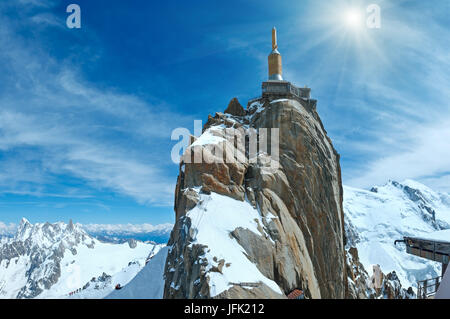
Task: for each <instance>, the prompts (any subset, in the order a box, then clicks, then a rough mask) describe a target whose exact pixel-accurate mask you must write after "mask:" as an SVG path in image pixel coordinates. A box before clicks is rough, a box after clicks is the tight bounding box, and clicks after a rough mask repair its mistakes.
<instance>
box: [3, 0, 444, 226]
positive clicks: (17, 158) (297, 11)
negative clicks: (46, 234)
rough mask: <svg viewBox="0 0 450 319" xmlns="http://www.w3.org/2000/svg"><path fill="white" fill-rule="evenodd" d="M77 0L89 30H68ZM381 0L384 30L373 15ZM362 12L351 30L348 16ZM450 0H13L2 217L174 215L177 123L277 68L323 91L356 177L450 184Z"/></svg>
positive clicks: (7, 41) (330, 121)
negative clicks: (368, 22)
mask: <svg viewBox="0 0 450 319" xmlns="http://www.w3.org/2000/svg"><path fill="white" fill-rule="evenodd" d="M70 3H77V4H78V5H80V7H81V10H82V14H81V17H82V28H81V29H68V28H67V27H66V24H65V20H66V18H67V16H68V14H67V13H66V7H67V5H69V4H70ZM372 3H375V4H377V5H379V6H380V8H381V28H380V29H368V28H367V27H366V26H365V24H364V19H365V17H364V15H365V8H366V7H367V6H368V5H369V4H372ZM350 9H352V10H356V12H359V13H360V14H361V23H360V25H359V26H356V27H355V26H349V25H348V24H347V20H346V14H347V12H348V11H349V10H350ZM449 12H450V0H436V1H433V2H432V4H431V3H430V2H426V1H401V0H397V1H317V0H315V1H306V0H305V1H276V2H274V1H261V0H258V1H256V0H255V1H165V2H164V1H162V2H161V1H144V0H142V1H141V0H133V1H106V0H71V1H56V0H55V1H51V0H17V1H2V2H1V3H0V21H1V24H2V27H1V28H0V47H1V50H0V221H2V222H5V223H17V222H18V221H19V220H20V218H21V217H22V216H25V217H26V218H28V219H29V220H30V221H32V222H43V221H58V220H63V221H67V220H68V219H69V218H73V219H74V220H75V221H77V222H80V223H105V224H116V223H122V224H123V223H133V224H139V223H152V224H159V223H166V222H173V220H174V213H173V192H174V187H175V183H176V177H177V174H178V167H177V165H175V164H173V163H172V162H171V160H170V151H171V148H172V147H173V146H174V144H175V143H176V141H171V139H170V136H171V132H172V130H173V129H175V128H177V127H186V128H188V129H190V130H191V131H193V121H194V119H201V120H203V121H205V120H206V119H207V116H208V114H214V112H217V111H223V110H224V109H225V108H226V106H227V104H228V102H229V100H230V99H231V98H232V97H235V96H236V97H238V98H239V100H240V101H241V103H242V104H243V105H245V104H246V102H247V100H248V99H249V98H253V97H256V96H258V95H260V85H261V82H262V81H263V80H265V79H266V77H267V62H266V61H267V55H268V53H269V52H270V49H271V48H270V46H271V42H270V41H271V40H270V34H271V28H272V26H274V25H275V26H276V27H277V29H278V40H279V50H280V52H281V53H282V55H283V67H284V77H285V79H287V80H289V81H292V82H294V83H295V84H297V85H299V86H304V85H308V86H309V87H311V88H312V96H313V97H314V98H316V99H318V112H319V114H320V116H321V118H322V120H323V122H324V125H325V127H326V129H327V131H328V134H329V135H330V137H331V138H332V140H333V142H334V145H335V147H336V149H337V150H338V152H339V153H340V154H341V165H342V170H343V178H344V183H345V184H347V185H351V186H355V187H364V188H367V187H370V186H372V185H376V184H384V183H385V182H387V180H389V179H395V180H403V179H406V178H410V179H415V180H418V181H420V182H423V183H425V184H427V185H428V186H430V187H432V188H434V189H436V190H440V191H446V192H450V142H449V141H450V105H449V102H448V101H449V100H450V55H449V52H450V40H449V39H450V19H448V14H449Z"/></svg>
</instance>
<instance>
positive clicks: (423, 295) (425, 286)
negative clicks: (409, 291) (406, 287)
mask: <svg viewBox="0 0 450 319" xmlns="http://www.w3.org/2000/svg"><path fill="white" fill-rule="evenodd" d="M441 280H442V276H439V277H436V278H431V279H426V280H420V281H418V282H417V298H419V299H427V298H430V297H432V296H434V295H435V294H436V291H437V290H438V289H439V285H440V284H441Z"/></svg>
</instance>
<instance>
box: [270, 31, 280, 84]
mask: <svg viewBox="0 0 450 319" xmlns="http://www.w3.org/2000/svg"><path fill="white" fill-rule="evenodd" d="M282 73H283V69H282V65H281V54H280V52H278V43H277V29H275V27H273V29H272V52H271V53H270V54H269V80H272V81H283V76H282Z"/></svg>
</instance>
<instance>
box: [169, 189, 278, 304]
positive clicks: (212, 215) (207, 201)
mask: <svg viewBox="0 0 450 319" xmlns="http://www.w3.org/2000/svg"><path fill="white" fill-rule="evenodd" d="M198 195H199V197H200V201H199V203H198V204H197V205H196V206H195V207H194V208H193V209H191V210H190V211H189V212H188V213H187V214H186V217H187V218H189V219H190V220H191V222H192V229H194V231H195V235H194V238H195V240H194V241H193V242H192V243H190V245H206V246H208V249H207V251H206V252H205V254H204V255H203V256H201V259H202V260H203V261H207V264H208V266H207V267H206V269H205V272H206V273H208V276H209V287H210V294H211V297H215V296H217V295H219V294H220V293H222V292H223V291H225V290H227V289H228V288H230V287H232V283H259V282H262V283H264V284H266V285H267V286H268V287H269V288H271V289H272V290H273V291H275V292H276V293H278V294H283V293H282V291H281V290H280V288H279V287H278V285H277V284H276V283H275V282H274V281H273V280H270V279H268V278H267V277H265V276H264V275H263V274H262V273H261V272H260V271H259V269H258V268H257V266H256V264H254V263H253V262H251V261H250V260H249V258H248V257H247V256H246V252H245V250H244V248H242V246H240V245H239V243H238V242H237V241H236V239H234V238H232V237H231V236H230V233H231V232H232V231H234V230H235V229H237V228H239V227H240V228H244V229H248V230H250V231H252V232H254V233H255V234H257V235H261V232H260V231H259V229H258V224H259V225H263V223H262V220H261V218H262V216H261V214H260V213H259V212H258V210H256V209H255V208H253V207H252V206H251V205H250V204H249V203H248V202H247V201H244V202H241V201H238V200H235V199H232V198H230V197H228V196H223V195H219V194H217V193H214V192H212V193H211V194H209V195H207V194H202V193H199V194H198ZM261 229H262V228H261ZM262 231H264V230H263V229H262ZM221 259H223V260H225V261H230V263H229V264H228V263H227V264H226V265H225V266H224V267H223V268H222V271H221V272H216V271H214V272H213V271H210V269H211V268H213V267H218V266H219V261H220V260H221ZM171 285H172V286H173V288H174V289H177V287H176V286H175V284H174V283H173V282H172V283H171Z"/></svg>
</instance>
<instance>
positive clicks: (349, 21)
mask: <svg viewBox="0 0 450 319" xmlns="http://www.w3.org/2000/svg"><path fill="white" fill-rule="evenodd" d="M362 18H363V17H362V15H361V13H360V12H359V10H356V9H349V10H347V12H345V14H344V21H345V24H346V25H347V26H348V27H350V28H353V29H358V28H360V27H361V25H362V20H363V19H362Z"/></svg>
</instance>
